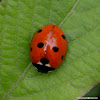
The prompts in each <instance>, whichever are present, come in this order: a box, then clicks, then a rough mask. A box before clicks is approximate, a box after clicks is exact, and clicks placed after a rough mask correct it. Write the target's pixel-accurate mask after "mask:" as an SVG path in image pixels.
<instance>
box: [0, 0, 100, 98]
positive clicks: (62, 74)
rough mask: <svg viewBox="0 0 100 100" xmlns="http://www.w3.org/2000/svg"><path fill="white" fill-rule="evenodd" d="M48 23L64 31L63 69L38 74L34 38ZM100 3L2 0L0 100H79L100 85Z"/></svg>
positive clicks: (85, 0)
mask: <svg viewBox="0 0 100 100" xmlns="http://www.w3.org/2000/svg"><path fill="white" fill-rule="evenodd" d="M47 24H56V25H58V26H60V27H61V29H62V30H63V31H64V33H65V35H66V37H67V41H68V52H67V55H66V58H65V60H64V62H63V63H62V65H61V66H60V67H59V68H58V69H56V70H55V71H53V72H50V73H48V74H44V73H40V72H37V70H36V69H35V68H34V67H33V66H32V64H31V61H30V57H29V46H30V40H31V39H32V36H33V35H34V34H35V32H36V31H37V30H38V29H40V28H41V27H43V26H45V25H47ZM99 37H100V0H95V1H94V0H91V1H90V0H29V1H27V0H2V1H1V2H0V99H1V100H11V99H13V100H40V99H41V100H64V99H65V100H74V99H77V97H80V96H82V95H83V94H85V93H86V92H87V91H88V90H90V89H91V88H92V87H93V86H94V85H95V84H97V83H98V82H99V81H100V61H99V60H100V38H99Z"/></svg>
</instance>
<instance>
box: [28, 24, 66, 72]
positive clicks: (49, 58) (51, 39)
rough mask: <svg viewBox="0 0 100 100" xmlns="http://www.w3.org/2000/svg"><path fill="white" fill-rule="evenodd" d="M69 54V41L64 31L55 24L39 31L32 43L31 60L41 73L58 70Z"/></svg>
mask: <svg viewBox="0 0 100 100" xmlns="http://www.w3.org/2000/svg"><path fill="white" fill-rule="evenodd" d="M66 52H67V40H66V37H65V34H64V33H63V31H62V30H61V29H60V28H59V27H58V26H57V25H54V24H49V25H46V26H44V27H42V28H41V29H40V30H38V31H37V32H36V33H35V34H34V36H33V38H32V40H31V43H30V59H31V61H32V64H33V65H34V66H35V67H36V68H37V69H38V71H41V72H48V71H51V70H54V69H56V68H58V67H59V66H60V65H61V63H62V62H63V60H64V58H65V56H66Z"/></svg>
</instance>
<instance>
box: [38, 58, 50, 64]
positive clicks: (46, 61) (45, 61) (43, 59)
mask: <svg viewBox="0 0 100 100" xmlns="http://www.w3.org/2000/svg"><path fill="white" fill-rule="evenodd" d="M40 61H41V63H42V64H48V63H49V60H48V59H46V58H42V59H41V60H40Z"/></svg>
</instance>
